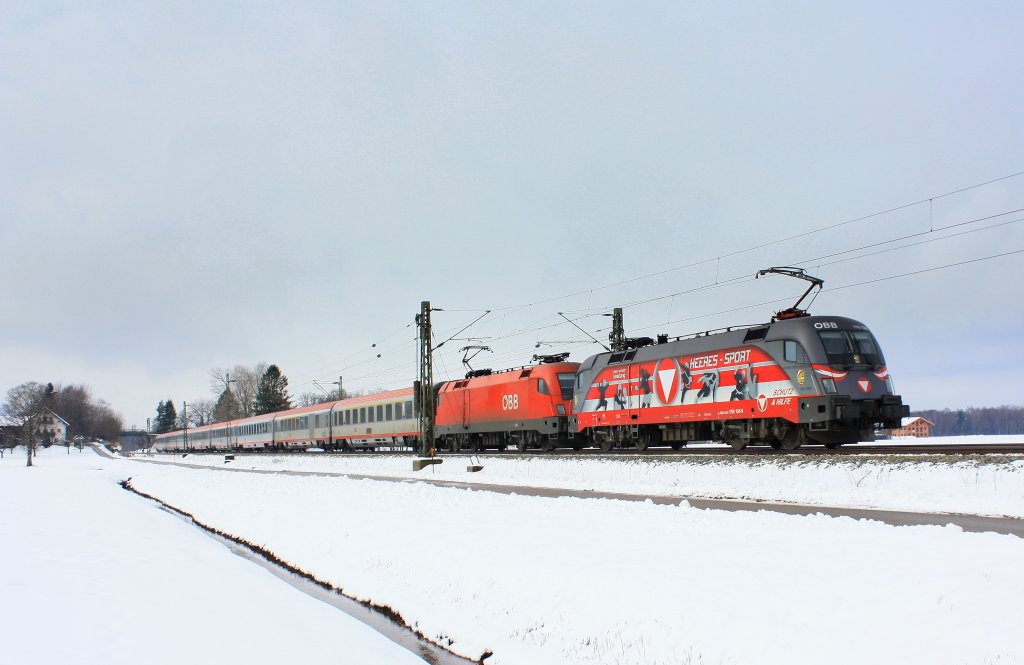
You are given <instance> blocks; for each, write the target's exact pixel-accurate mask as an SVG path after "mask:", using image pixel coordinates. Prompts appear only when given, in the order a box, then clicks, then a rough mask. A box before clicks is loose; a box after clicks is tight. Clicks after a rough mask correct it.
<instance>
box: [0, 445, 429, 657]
mask: <svg viewBox="0 0 1024 665" xmlns="http://www.w3.org/2000/svg"><path fill="white" fill-rule="evenodd" d="M23 450H24V449H19V450H18V451H17V452H18V453H23ZM36 464H37V466H35V467H33V468H26V467H25V458H24V456H23V454H20V455H19V454H14V455H10V454H8V455H5V456H4V458H3V459H2V460H0V503H2V505H3V506H4V509H3V510H0V534H2V538H3V543H4V545H5V547H4V562H3V563H4V565H3V566H0V607H2V608H3V609H4V614H5V615H6V617H7V619H8V621H7V622H6V623H7V630H6V634H5V636H4V639H3V644H2V646H0V663H11V664H12V665H13V664H15V663H36V664H46V665H49V664H51V663H52V664H54V665H56V664H58V663H61V664H62V663H104V664H105V665H111V664H118V663H125V664H128V663H131V664H133V665H134V664H136V663H147V664H151V663H166V664H167V665H181V664H182V663H250V664H254V665H255V664H260V663H266V664H267V665H270V664H276V663H282V662H291V663H325V664H327V663H331V664H332V665H333V664H336V663H339V662H344V663H394V664H396V665H397V664H399V663H409V664H410V665H411V664H413V663H420V664H422V663H423V662H424V661H423V660H421V659H420V658H418V657H416V656H414V655H413V654H411V653H409V652H408V651H406V650H404V649H402V648H401V647H399V646H398V645H396V644H394V643H393V642H391V641H389V640H388V639H386V638H384V637H382V636H381V635H380V634H378V633H376V632H374V631H373V630H372V629H371V628H369V627H367V626H365V625H363V624H362V623H360V622H358V621H357V620H355V619H353V618H351V617H349V616H347V615H346V614H343V613H342V612H340V611H338V610H336V609H334V608H332V607H330V606H328V605H325V604H323V603H321V602H318V601H316V600H313V599H312V598H310V597H309V596H306V595H304V594H303V593H301V592H299V591H297V590H295V589H293V588H292V587H290V586H288V585H287V584H284V583H282V582H281V581H280V580H278V579H277V578H276V577H274V576H272V575H271V574H270V573H268V572H267V571H265V570H263V569H262V568H259V567H257V566H255V565H253V564H251V563H249V562H247V561H245V560H244V559H241V558H239V557H237V556H235V555H234V554H231V553H230V552H229V551H228V550H227V549H225V548H224V547H223V546H221V545H219V544H217V543H216V542H214V541H213V540H211V539H210V538H209V537H207V536H206V535H204V534H203V533H202V532H201V531H199V530H198V529H196V528H195V527H193V526H191V525H189V524H187V523H185V522H183V521H182V520H180V519H178V518H177V517H174V516H172V515H171V514H169V513H167V512H163V511H161V510H157V509H155V508H154V504H153V503H152V502H150V501H146V500H144V499H141V498H139V497H137V496H134V495H131V494H129V493H128V492H125V491H124V490H123V489H121V488H120V487H119V486H118V484H117V481H118V480H121V479H123V478H125V477H127V476H128V475H129V474H130V473H131V471H133V470H135V469H137V468H138V466H137V465H131V464H129V463H128V462H124V461H120V460H111V459H109V458H103V457H100V456H98V455H97V454H96V453H95V452H93V451H91V450H88V449H87V450H85V451H84V452H79V451H77V450H73V451H71V453H70V454H68V453H67V451H65V449H64V448H60V449H58V448H56V447H54V448H50V449H49V450H42V451H40V455H39V457H38V458H37V460H36Z"/></svg>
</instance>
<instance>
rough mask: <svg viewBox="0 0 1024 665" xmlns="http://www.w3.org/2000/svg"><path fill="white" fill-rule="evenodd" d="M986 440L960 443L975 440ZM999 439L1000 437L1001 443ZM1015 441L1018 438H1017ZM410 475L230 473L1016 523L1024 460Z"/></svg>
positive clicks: (530, 466) (629, 461)
mask: <svg viewBox="0 0 1024 665" xmlns="http://www.w3.org/2000/svg"><path fill="white" fill-rule="evenodd" d="M985 438H986V437H961V438H960V439H959V440H963V439H968V440H977V439H982V440H983V439H985ZM1006 438H1007V437H1000V439H1001V440H1004V439H1006ZM1018 438H1020V439H1022V441H1024V437H1018ZM140 459H156V460H164V461H175V462H185V463H189V464H204V465H209V466H216V467H223V466H225V462H224V456H223V455H196V454H193V455H189V456H188V457H187V458H184V459H183V458H181V457H180V456H171V455H156V456H154V457H153V458H141V457H140ZM469 463H470V458H469V457H445V458H444V463H442V464H439V465H435V466H432V467H429V468H428V469H425V470H423V471H419V472H413V471H412V463H411V461H410V458H409V457H408V456H404V455H377V454H351V455H323V454H287V455H259V454H256V455H238V456H236V459H235V460H234V461H233V462H231V463H230V464H231V466H233V467H235V468H252V469H271V470H298V471H327V472H332V473H352V474H362V475H374V476H386V477H392V478H423V477H429V478H436V479H445V480H459V481H466V482H478V483H493V484H503V485H519V486H531V487H555V488H566V489H588V490H600V491H607V492H624V493H633V494H646V495H662V496H678V497H680V498H682V497H707V498H732V499H753V500H763V501H782V502H792V503H805V504H810V505H822V506H854V507H863V508H884V509H890V510H906V511H914V512H934V513H968V514H974V515H993V516H1010V517H1024V458H1022V457H1021V456H1019V455H1017V456H1008V455H984V456H982V455H977V456H973V455H972V456H963V455H948V456H939V457H937V458H932V457H928V456H923V455H921V456H905V455H888V456H879V455H807V456H802V455H795V456H794V455H786V456H783V455H771V454H766V455H757V456H753V455H751V456H747V455H744V456H737V457H722V456H717V455H708V456H702V455H685V456H642V455H637V456H630V457H617V458H614V459H612V460H609V459H608V458H601V457H589V456H573V455H562V456H552V455H541V456H522V455H508V456H507V457H503V456H488V457H486V458H484V460H483V466H484V469H483V471H481V472H477V473H469V472H467V470H466V467H467V466H468V464H469Z"/></svg>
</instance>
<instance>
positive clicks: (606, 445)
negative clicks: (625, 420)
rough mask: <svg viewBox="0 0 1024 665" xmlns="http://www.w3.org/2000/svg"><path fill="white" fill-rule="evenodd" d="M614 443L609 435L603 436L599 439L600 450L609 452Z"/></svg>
mask: <svg viewBox="0 0 1024 665" xmlns="http://www.w3.org/2000/svg"><path fill="white" fill-rule="evenodd" d="M614 445H615V442H614V441H612V440H611V437H607V436H606V437H605V438H603V439H601V452H602V453H607V452H610V451H611V449H612V446H614Z"/></svg>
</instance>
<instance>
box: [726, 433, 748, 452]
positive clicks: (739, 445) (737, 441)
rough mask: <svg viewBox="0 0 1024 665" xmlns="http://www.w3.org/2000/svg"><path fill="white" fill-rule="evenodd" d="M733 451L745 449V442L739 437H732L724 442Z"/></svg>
mask: <svg viewBox="0 0 1024 665" xmlns="http://www.w3.org/2000/svg"><path fill="white" fill-rule="evenodd" d="M725 442H726V443H728V444H729V446H730V447H731V448H732V449H733V450H743V449H744V448H746V447H747V440H746V439H744V438H743V437H741V436H734V437H731V438H728V439H726V440H725Z"/></svg>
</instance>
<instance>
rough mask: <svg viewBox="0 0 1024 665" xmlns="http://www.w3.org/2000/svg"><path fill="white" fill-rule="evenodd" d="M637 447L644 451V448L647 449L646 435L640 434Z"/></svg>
mask: <svg viewBox="0 0 1024 665" xmlns="http://www.w3.org/2000/svg"><path fill="white" fill-rule="evenodd" d="M636 449H637V450H641V451H643V450H647V437H645V436H643V435H641V436H640V437H639V438H638V439H637V440H636Z"/></svg>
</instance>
